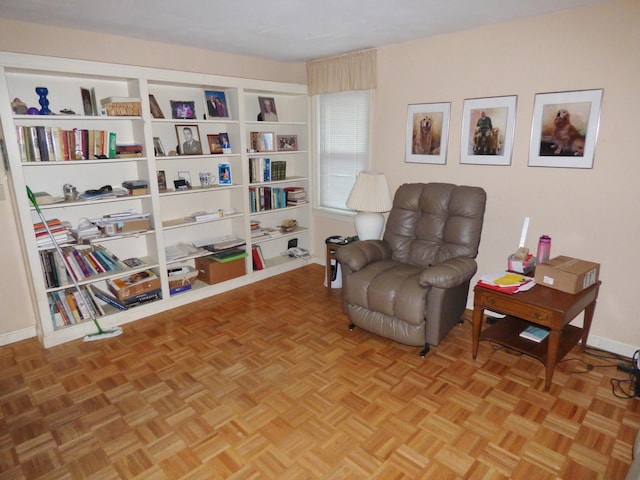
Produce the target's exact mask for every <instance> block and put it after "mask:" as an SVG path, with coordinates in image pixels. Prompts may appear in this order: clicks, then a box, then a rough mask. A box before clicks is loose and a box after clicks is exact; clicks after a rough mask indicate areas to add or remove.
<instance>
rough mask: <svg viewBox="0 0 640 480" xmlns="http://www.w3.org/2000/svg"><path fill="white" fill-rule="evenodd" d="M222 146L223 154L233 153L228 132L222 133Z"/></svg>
mask: <svg viewBox="0 0 640 480" xmlns="http://www.w3.org/2000/svg"><path fill="white" fill-rule="evenodd" d="M220 146H221V147H222V153H231V142H230V141H229V134H228V133H227V132H220Z"/></svg>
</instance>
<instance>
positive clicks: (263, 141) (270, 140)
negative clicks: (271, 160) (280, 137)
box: [258, 132, 275, 152]
mask: <svg viewBox="0 0 640 480" xmlns="http://www.w3.org/2000/svg"><path fill="white" fill-rule="evenodd" d="M258 151H259V152H273V151H275V136H274V133H273V132H260V136H259V139H258Z"/></svg>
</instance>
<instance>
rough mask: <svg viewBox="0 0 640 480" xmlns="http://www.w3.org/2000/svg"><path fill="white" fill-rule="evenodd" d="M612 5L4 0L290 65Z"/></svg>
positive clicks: (500, 0) (14, 7)
mask: <svg viewBox="0 0 640 480" xmlns="http://www.w3.org/2000/svg"><path fill="white" fill-rule="evenodd" d="M605 1H606V0H482V1H478V0H475V1H472V0H376V1H375V2H374V1H371V0H322V1H311V0H270V1H266V2H265V1H260V0H235V1H234V0H226V1H221V0H181V1H176V0H108V1H106V0H63V1H55V0H53V1H52V0H0V17H4V18H9V19H14V20H21V21H25V22H33V23H39V24H47V25H52V26H58V27H66V28H72V29H80V30H87V31H94V32H101V33H108V34H114V35H120V36H126V37H134V38H140V39H146V40H152V41H158V42H164V43H170V44H175V45H184V46H190V47H196V48H202V49H206V50H214V51H218V52H227V53H233V54H241V55H250V56H256V57H263V58H269V59H273V60H279V61H285V62H304V61H308V60H313V59H318V58H323V57H329V56H334V55H340V54H343V53H348V52H353V51H358V50H364V49H367V48H374V47H381V46H384V45H390V44H393V43H398V42H404V41H408V40H413V39H417V38H423V37H429V36H432V35H437V34H442V33H448V32H455V31H460V30H466V29H470V28H474V27H478V26H481V25H488V24H494V23H498V22H503V21H508V20H512V19H517V18H522V17H527V16H533V15H542V14H545V13H550V12H555V11H559V10H566V9H570V8H575V7H581V6H586V5H592V4H596V3H604V2H605Z"/></svg>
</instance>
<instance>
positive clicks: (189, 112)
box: [170, 100, 196, 120]
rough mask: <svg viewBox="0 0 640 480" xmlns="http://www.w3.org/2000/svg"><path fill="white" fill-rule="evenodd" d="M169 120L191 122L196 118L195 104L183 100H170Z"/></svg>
mask: <svg viewBox="0 0 640 480" xmlns="http://www.w3.org/2000/svg"><path fill="white" fill-rule="evenodd" d="M170 102H171V118H175V119H180V120H193V119H195V118H196V102H188V101H183V100H170Z"/></svg>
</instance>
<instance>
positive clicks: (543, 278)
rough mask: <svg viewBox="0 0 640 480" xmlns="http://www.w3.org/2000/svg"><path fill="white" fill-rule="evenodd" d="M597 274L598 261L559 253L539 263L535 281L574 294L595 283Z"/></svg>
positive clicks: (598, 269)
mask: <svg viewBox="0 0 640 480" xmlns="http://www.w3.org/2000/svg"><path fill="white" fill-rule="evenodd" d="M599 274H600V264H599V263H593V262H587V261H585V260H580V259H578V258H572V257H565V256H563V255H561V256H559V257H555V258H552V259H550V260H547V261H546V262H543V263H541V264H539V265H538V266H537V267H536V274H535V281H536V283H537V284H539V285H544V286H546V287H551V288H555V289H556V290H561V291H563V292H567V293H574V294H575V293H578V292H580V291H582V290H584V289H585V288H587V287H590V286H591V285H593V284H594V283H596V282H597V281H598V275H599Z"/></svg>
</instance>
